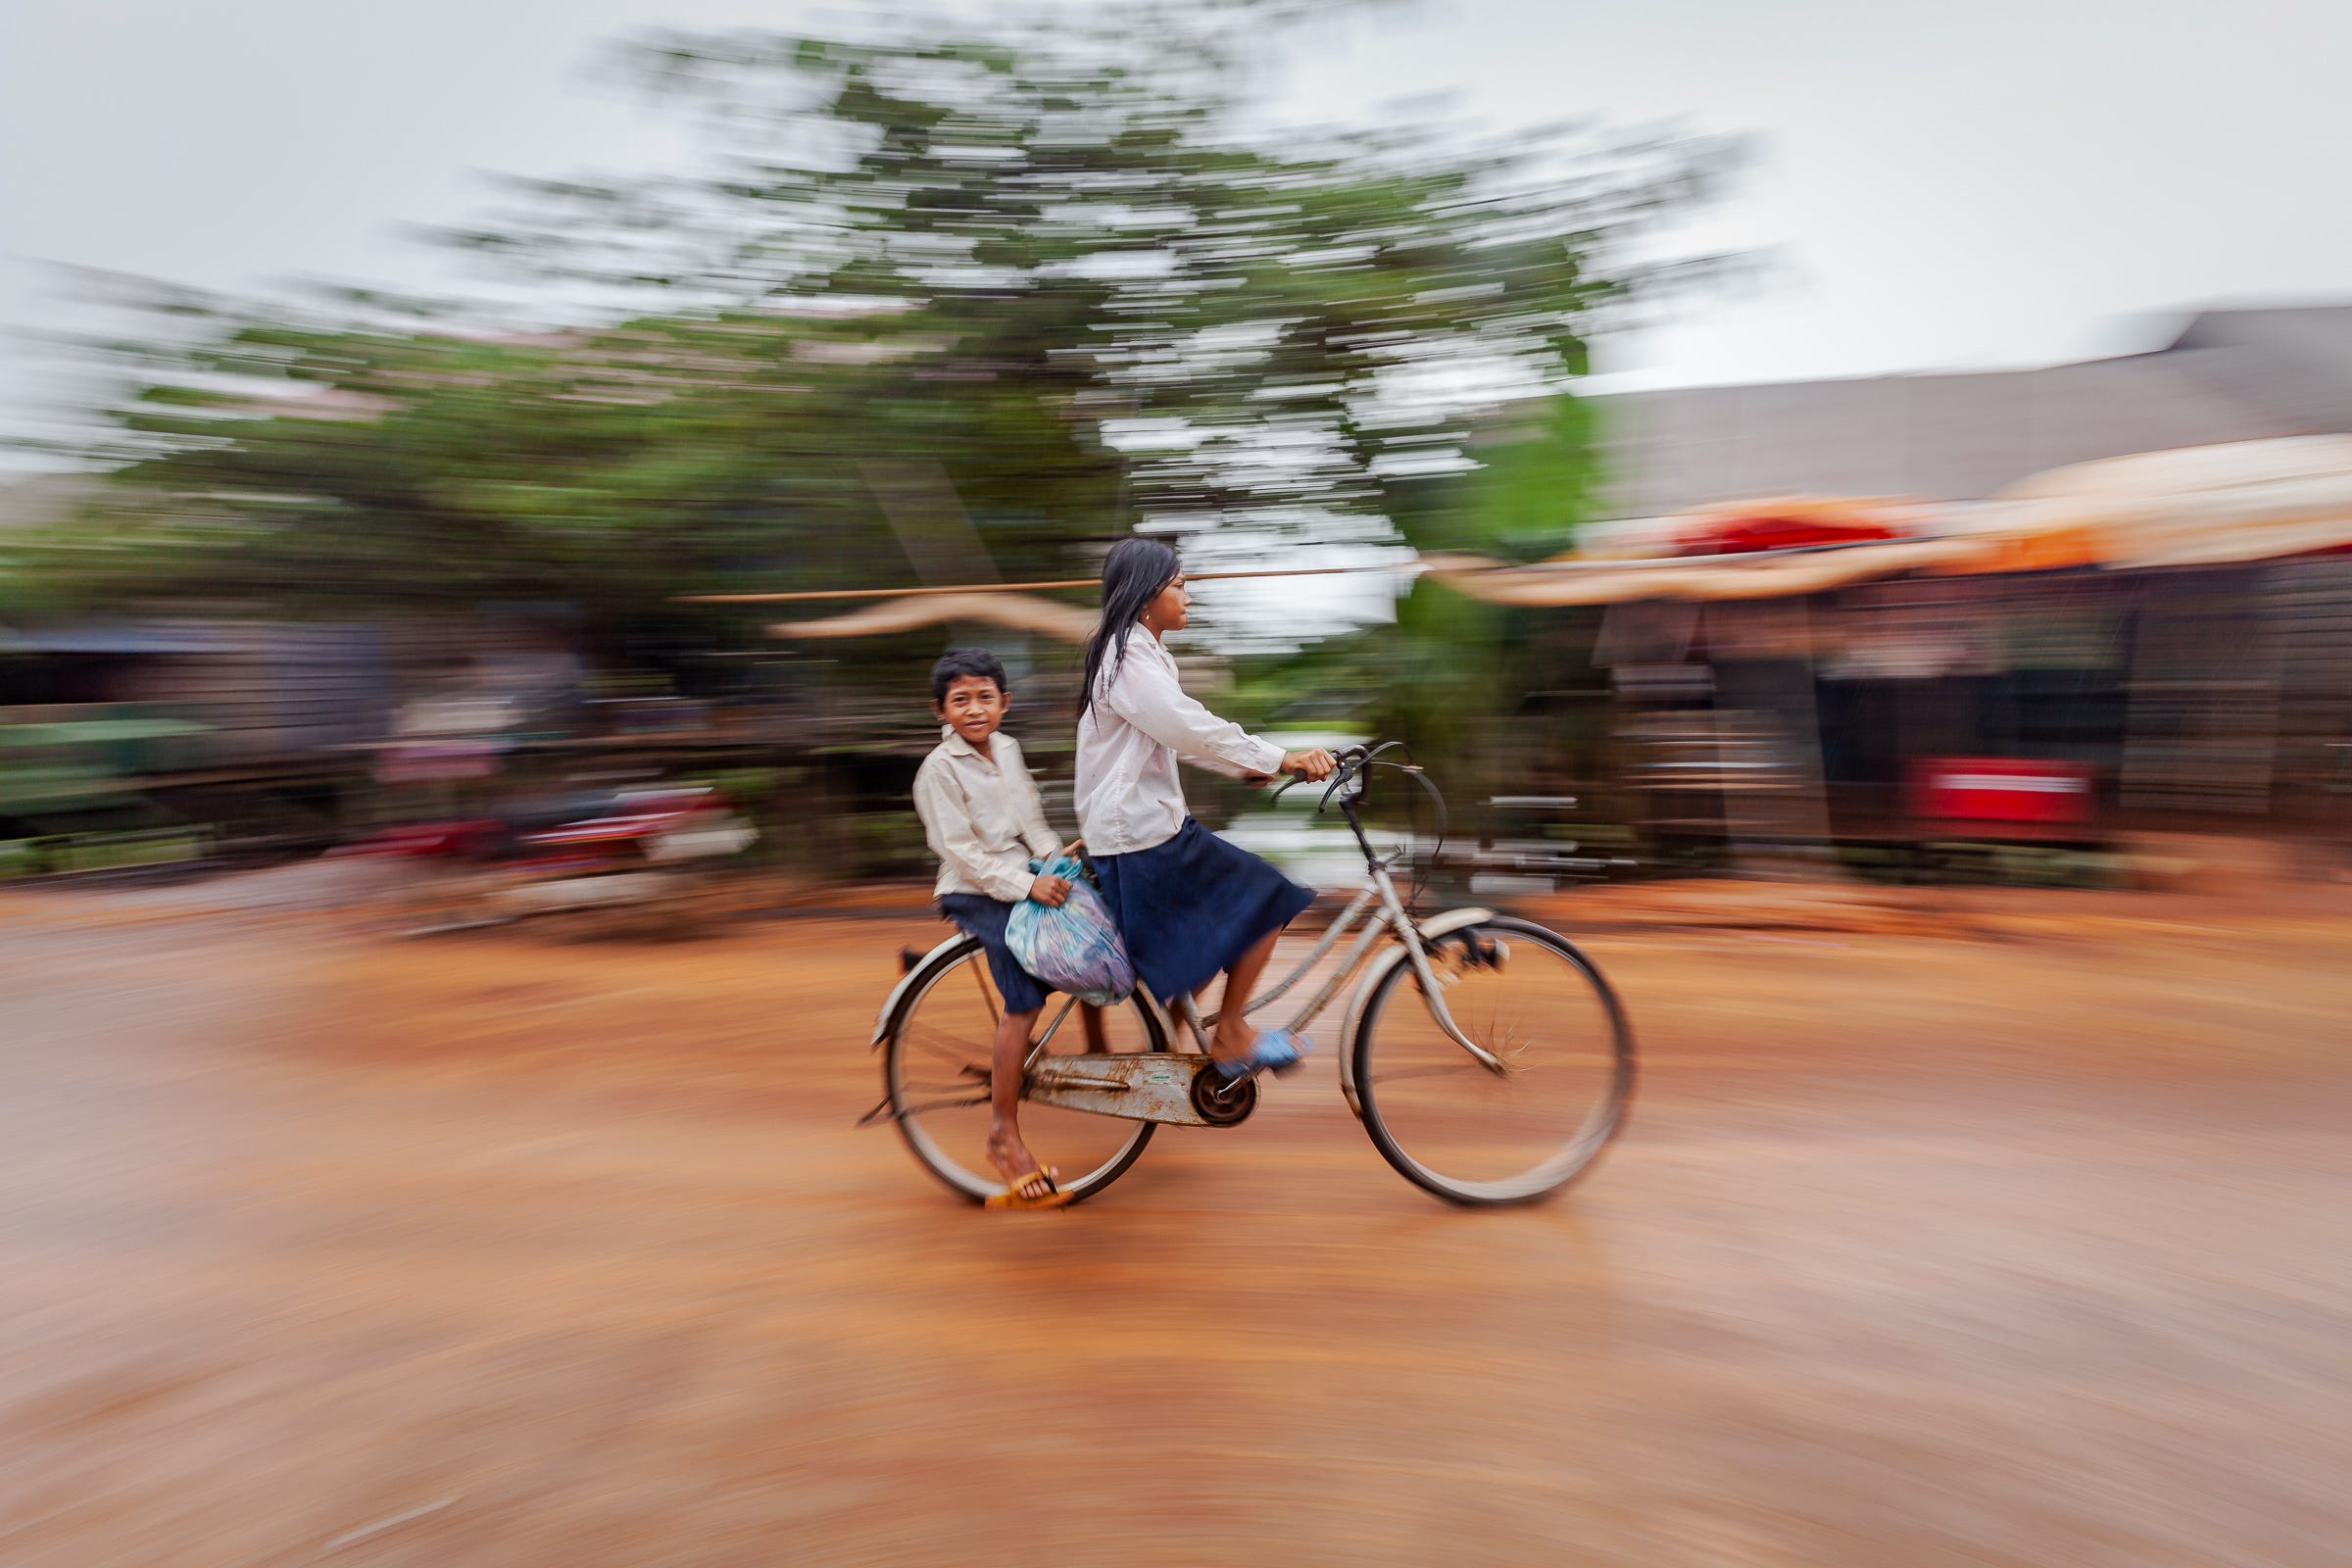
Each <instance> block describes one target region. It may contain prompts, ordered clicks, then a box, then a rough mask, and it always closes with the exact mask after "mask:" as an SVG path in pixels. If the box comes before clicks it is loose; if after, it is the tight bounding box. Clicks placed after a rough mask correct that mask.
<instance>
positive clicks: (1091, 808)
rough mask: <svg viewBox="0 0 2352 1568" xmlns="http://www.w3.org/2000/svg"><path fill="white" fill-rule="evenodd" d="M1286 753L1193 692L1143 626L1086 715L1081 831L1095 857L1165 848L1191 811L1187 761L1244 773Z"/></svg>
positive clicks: (1081, 740)
mask: <svg viewBox="0 0 2352 1568" xmlns="http://www.w3.org/2000/svg"><path fill="white" fill-rule="evenodd" d="M1112 657H1113V658H1116V657H1117V656H1116V655H1115V654H1114V655H1113V656H1112ZM1283 756H1284V753H1283V750H1282V748H1281V747H1279V746H1277V745H1275V744H1274V743H1273V742H1272V741H1269V740H1261V739H1259V738H1258V737H1257V736H1254V735H1252V734H1250V732H1249V731H1248V730H1246V729H1244V728H1242V726H1241V725H1239V724H1236V723H1233V722H1232V721H1230V720H1228V719H1222V718H1219V717H1218V716H1217V715H1216V714H1214V713H1212V712H1210V711H1208V710H1207V709H1205V708H1203V707H1201V704H1200V703H1199V702H1198V701H1196V700H1195V699H1193V698H1192V697H1189V696H1187V695H1186V694H1185V690H1184V687H1183V686H1182V685H1180V684H1179V683H1178V682H1177V678H1176V660H1175V657H1174V656H1173V655H1171V654H1170V653H1169V652H1168V651H1167V649H1166V648H1164V647H1162V646H1161V645H1160V641H1159V639H1158V638H1156V637H1154V636H1152V633H1151V632H1149V631H1147V630H1145V629H1144V628H1143V627H1141V626H1138V627H1136V628H1135V631H1134V633H1133V634H1132V635H1131V636H1130V637H1129V638H1128V639H1127V657H1126V659H1125V661H1124V662H1121V663H1120V664H1119V666H1118V668H1117V670H1116V672H1114V673H1113V674H1112V675H1111V676H1110V677H1109V678H1108V679H1106V680H1104V681H1103V682H1102V686H1101V690H1100V692H1099V694H1098V695H1097V696H1096V698H1095V701H1094V705H1093V706H1092V707H1090V708H1089V709H1088V710H1087V711H1086V714H1085V716H1084V717H1082V718H1080V719H1079V720H1078V794H1077V808H1078V833H1079V836H1080V837H1082V838H1084V839H1085V840H1086V847H1087V850H1088V851H1089V852H1090V853H1092V854H1095V855H1127V854H1131V853H1132V852H1134V851H1136V850H1148V849H1151V848H1152V846H1153V845H1155V844H1165V843H1166V842H1167V841H1168V840H1170V839H1172V838H1174V837H1175V836H1176V834H1177V832H1178V831H1179V830H1180V829H1181V828H1183V826H1184V819H1185V815H1186V811H1185V806H1184V784H1183V782H1182V781H1181V780H1180V779H1179V778H1178V777H1177V776H1176V762H1177V760H1178V759H1179V758H1181V759H1182V760H1185V761H1188V762H1192V763H1194V764H1196V765H1198V766H1201V767H1206V768H1210V769H1213V770H1214V771H1216V772H1219V773H1226V774H1230V775H1232V776H1234V777H1236V778H1239V777H1242V776H1244V775H1246V774H1253V773H1264V774H1271V773H1273V772H1274V771H1275V770H1276V769H1278V768H1279V767H1281V766H1282V759H1283Z"/></svg>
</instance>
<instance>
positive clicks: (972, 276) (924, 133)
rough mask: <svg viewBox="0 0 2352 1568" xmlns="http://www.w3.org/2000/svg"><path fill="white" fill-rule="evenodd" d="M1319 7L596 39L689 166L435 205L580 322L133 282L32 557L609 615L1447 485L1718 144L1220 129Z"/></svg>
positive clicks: (1232, 0) (1645, 249) (1419, 510)
mask: <svg viewBox="0 0 2352 1568" xmlns="http://www.w3.org/2000/svg"><path fill="white" fill-rule="evenodd" d="M1318 9H1319V8H1318V7H1316V6H1314V5H1312V4H1305V3H1289V4H1284V3H1268V0H1258V3H1254V4H1251V3H1243V0H1229V3H1216V4H1208V5H1203V6H1197V7H1192V8H1183V9H1179V8H1169V7H1159V6H1150V5H1142V6H1139V5H1125V4H1119V5H1102V6H1096V7H1091V8H1066V7H1055V8H1050V9H1049V10H1047V11H1043V12H1039V13H1036V14H1033V15H1028V16H1026V17H1021V16H1015V17H1010V18H1005V17H1000V18H999V19H998V20H997V21H996V22H994V23H992V24H990V25H985V26H980V27H977V28H973V29H970V30H962V29H963V28H964V25H957V28H956V29H950V30H942V29H940V28H937V27H928V26H925V25H918V24H915V23H911V22H907V21H904V20H902V21H900V22H898V23H896V24H891V25H881V26H879V27H877V28H876V29H875V30H874V31H872V32H871V33H870V34H869V35H867V36H865V37H862V38H858V39H831V40H818V39H797V38H787V37H779V36H775V35H765V34H727V35H716V36H711V35H685V34H677V35H664V36H661V37H657V38H652V39H647V40H642V41H640V42H638V43H635V44H633V45H630V46H628V47H627V48H626V49H624V50H623V51H622V54H621V58H622V60H623V62H624V63H625V65H626V66H627V68H628V69H629V71H630V72H632V73H634V74H635V76H636V77H637V78H638V79H639V80H641V81H643V82H644V83H645V84H647V85H648V86H649V87H651V88H653V89H654V90H656V91H657V92H659V93H661V94H662V95H663V97H664V99H665V100H666V101H667V102H670V103H672V104H674V105H676V106H677V107H678V108H679V109H680V110H681V112H684V113H689V114H692V115H694V116H695V117H697V119H698V120H699V121H700V122H701V123H703V124H704V125H705V126H706V127H707V129H708V131H709V135H710V142H709V146H710V157H709V160H708V162H707V164H706V165H705V167H704V168H703V170H702V171H701V172H697V173H694V174H690V175H682V176H656V177H646V178H634V179H622V178H581V179H573V180H564V181H522V182H516V183H515V186H514V188H513V200H512V202H511V203H510V204H509V206H508V208H507V210H505V211H502V212H500V213H497V214H495V215H493V216H492V217H491V218H490V219H488V220H486V221H483V222H482V223H480V224H478V225H476V226H475V227H473V228H472V229H470V230H468V231H467V232H465V233H462V234H456V235H451V236H447V238H448V239H449V240H450V242H451V243H454V244H457V245H459V246H462V247H464V248H466V249H467V250H469V251H471V252H473V253H475V254H476V255H478V256H481V257H484V258H488V259H490V260H492V261H494V262H495V263H496V264H497V265H498V266H499V268H501V269H502V270H504V271H506V272H507V273H508V274H510V275H521V276H526V277H532V278H537V279H542V280H544V281H545V283H546V285H547V287H548V290H549V293H548V296H547V297H548V298H549V299H550V300H551V301H552V300H556V299H561V300H564V301H565V302H567V304H568V305H569V306H571V307H572V308H574V310H575V314H576V311H577V310H579V309H581V308H583V307H582V302H589V303H590V304H591V305H593V307H594V312H595V313H601V314H599V315H598V319H601V320H603V321H606V322H610V323H613V324H608V325H597V326H588V327H573V328H570V329H566V330H562V331H549V330H546V329H544V328H539V327H534V326H531V325H529V324H527V323H522V322H518V321H515V320H514V319H511V313H501V312H492V311H488V310H485V309H483V308H480V307H475V308H472V309H470V310H466V311H445V310H441V309H439V308H432V307H425V306H419V305H414V304H411V303H408V302H399V301H387V300H383V299H379V298H375V297H372V296H362V295H353V296H347V297H345V298H343V299H342V300H341V301H340V302H338V303H337V305H336V306H335V307H334V308H332V309H325V308H322V309H318V310H314V311H311V312H309V313H295V312H291V311H286V310H255V311H246V312H234V311H228V310H225V309H222V308H220V307H217V306H216V307H203V306H196V307H191V306H190V305H189V304H187V303H186V302H184V301H175V302H173V304H172V310H173V311H174V312H175V313H176V314H178V315H180V316H182V317H185V316H187V315H189V314H190V313H191V312H193V313H194V314H196V315H197V316H198V317H199V320H198V325H197V329H196V330H195V332H194V333H193V334H192V335H190V334H185V333H182V334H180V335H179V336H178V337H177V338H176V340H174V341H173V342H172V343H169V344H163V346H159V343H162V340H161V338H160V337H159V339H158V340H155V341H149V342H143V343H137V344H131V345H127V346H118V347H117V348H116V349H114V350H113V351H112V353H113V355H114V358H115V360H116V363H117V368H119V369H122V370H123V371H125V372H127V373H128V374H129V375H130V376H131V377H132V378H133V379H135V380H137V381H139V382H141V383H142V385H141V389H140V390H139V391H138V393H137V394H136V396H135V397H133V398H132V399H130V400H129V401H127V402H126V403H125V404H124V405H123V407H122V409H121V410H120V411H119V419H118V422H117V429H116V435H115V437H114V438H113V439H111V440H109V441H106V442H102V443H99V444H97V445H96V446H94V447H93V448H92V449H91V451H89V452H88V453H85V454H84V456H89V457H95V458H97V459H98V460H99V461H101V462H103V463H105V464H107V465H109V466H112V467H113V469H114V478H115V481H116V482H115V484H114V485H113V486H112V487H111V488H112V492H113V494H114V496H115V498H116V505H115V506H114V508H113V512H114V517H115V526H114V527H113V528H111V529H107V530H100V531H97V532H87V531H85V532H83V533H80V534H78V535H76V536H75V545H74V548H73V549H72V550H71V551H69V552H67V553H66V554H64V555H62V556H59V557H55V558H53V560H52V562H51V564H52V565H53V566H55V567H58V568H61V569H64V570H66V571H67V572H68V573H69V574H70V575H71V576H73V579H74V580H75V581H76V582H78V583H79V584H80V585H81V586H82V587H83V589H84V590H85V592H89V593H96V594H104V595H107V596H110V597H123V596H128V595H133V594H150V595H152V594H156V593H177V594H183V595H184V594H201V595H205V596H208V597H212V598H216V599H217V598H219V597H221V595H222V594H223V593H233V594H237V595H242V596H246V597H250V598H253V599H258V600H264V601H269V602H282V601H287V600H304V599H318V598H338V597H349V596H354V595H358V596H364V597H365V598H367V599H368V600H369V601H371V602H375V603H387V602H389V603H395V604H398V603H418V604H423V603H446V602H448V601H450V600H451V599H453V598H455V599H483V598H502V599H511V598H554V599H563V600H565V601H568V602H572V603H577V604H580V605H582V606H585V607H587V608H588V609H589V610H590V611H591V612H592V613H593V614H594V615H595V616H596V617H597V619H598V621H599V623H600V624H605V625H609V626H614V627H620V626H625V625H627V624H628V623H630V622H631V621H632V620H639V619H643V618H645V617H649V616H658V615H661V614H662V613H665V612H663V610H662V605H663V602H664V601H665V600H666V599H667V598H668V597H669V596H671V595H674V594H677V593H680V592H683V591H687V590H694V589H726V588H743V587H748V586H757V587H763V588H795V587H824V586H852V585H855V586H867V585H887V584H889V583H892V582H906V581H912V580H914V579H915V578H916V576H917V575H919V574H921V573H922V571H923V569H924V568H923V561H924V558H925V556H926V553H928V554H929V555H930V556H931V557H932V559H933V561H934V563H935V564H941V566H940V569H947V570H951V571H952V570H954V569H958V568H959V564H973V565H979V566H982V567H985V568H993V569H995V570H997V571H999V572H1001V573H1002V574H1003V575H1005V576H1007V577H1025V576H1030V575H1078V574H1082V573H1083V572H1084V571H1085V570H1087V569H1088V563H1089V560H1090V552H1091V550H1092V549H1094V548H1095V547H1098V546H1099V545H1100V544H1101V543H1102V542H1103V541H1104V540H1106V539H1108V538H1110V537H1113V536H1115V535H1117V534H1118V533H1122V532H1124V531H1126V529H1127V528H1129V527H1131V526H1142V527H1147V528H1154V529H1161V530H1166V531H1168V532H1170V533H1173V534H1177V535H1182V536H1188V537H1196V538H1198V537H1201V536H1204V535H1210V534H1214V535H1215V536H1216V537H1217V538H1219V539H1220V540H1223V541H1228V542H1231V541H1240V542H1242V544H1243V545H1244V547H1245V553H1246V554H1252V555H1256V554H1263V555H1266V556H1267V557H1268V559H1272V556H1271V551H1272V548H1273V547H1274V546H1276V545H1278V544H1280V543H1282V542H1284V541H1297V542H1309V543H1311V542H1315V541H1321V540H1332V539H1342V540H1350V541H1362V540H1367V539H1372V540H1378V539H1384V538H1390V539H1393V538H1395V537H1397V534H1396V531H1395V530H1396V529H1397V527H1402V528H1403V531H1404V535H1405V537H1407V538H1408V539H1410V538H1414V537H1416V536H1417V535H1427V536H1428V537H1432V538H1435V537H1438V536H1439V535H1442V534H1444V533H1446V531H1447V530H1448V529H1449V528H1452V527H1454V521H1453V520H1450V519H1452V518H1453V516H1454V514H1455V513H1456V512H1458V511H1459V510H1460V509H1461V508H1463V507H1470V509H1471V511H1472V512H1476V511H1477V508H1476V507H1475V506H1473V505H1472V501H1473V499H1474V496H1475V493H1476V490H1477V486H1476V485H1474V484H1471V483H1466V482H1455V481H1456V480H1458V479H1459V477H1460V476H1461V475H1463V474H1467V473H1472V472H1474V471H1475V467H1476V466H1475V463H1474V462H1472V461H1471V460H1470V459H1469V458H1467V457H1466V456H1465V448H1466V443H1467V441H1468V439H1469V437H1470V436H1471V435H1472V433H1473V432H1474V431H1475V430H1476V429H1477V428H1478V427H1479V425H1480V423H1481V421H1482V420H1485V419H1487V418H1489V417H1491V411H1492V409H1493V408H1494V406H1495V405H1496V404H1497V403H1499V402H1503V401H1507V400H1509V399H1511V398H1514V397H1518V398H1524V397H1529V396H1550V395H1553V394H1555V393H1557V392H1558V391H1559V390H1560V389H1561V388H1563V387H1564V386H1565V385H1566V384H1567V383H1568V382H1569V380H1570V379H1571V378H1572V377H1573V376H1574V375H1575V374H1576V373H1577V372H1578V371H1580V370H1581V368H1583V364H1584V341H1585V336H1586V334H1587V333H1588V332H1589V331H1590V330H1591V329H1592V328H1593V326H1594V324H1595V323H1597V322H1600V321H1604V320H1606V319H1609V318H1610V315H1611V313H1621V312H1624V311H1626V310H1629V309H1632V308H1636V307H1637V306H1638V305H1639V304H1640V303H1641V302H1642V301H1645V300H1651V299H1655V298H1657V297H1659V296H1660V295H1661V294H1662V293H1663V292H1665V291H1668V290H1670V289H1671V288H1672V287H1674V286H1676V285H1678V284H1680V283H1683V282H1686V281H1689V280H1691V279H1693V278H1699V277H1704V276H1706V275H1709V274H1710V273H1711V271H1712V270H1714V269H1715V268H1716V267H1717V266H1718V265H1719V263H1718V262H1717V261H1716V260H1715V259H1711V258H1687V259H1684V260H1681V261H1677V262H1674V263H1671V264H1659V263H1656V262H1654V261H1645V260H1643V259H1642V258H1645V257H1654V256H1655V255H1657V254H1659V252H1660V248H1661V247H1660V244H1659V233H1660V230H1661V228H1662V227H1663V226H1665V225H1668V224H1671V223H1673V222H1675V221H1679V220H1680V219H1681V218H1682V217H1683V216H1684V215H1685V214H1686V213H1687V212H1688V210H1689V209H1690V208H1691V206H1692V205H1693V204H1694V203H1698V202H1702V201H1704V200H1705V199H1707V198H1708V196H1709V195H1710V194H1711V193H1712V192H1713V191H1714V189H1715V188H1716V186H1717V184H1718V182H1719V181H1720V180H1721V178H1722V177H1723V176H1724V175H1725V173H1726V172H1728V171H1729V169H1730V168H1731V166H1732V164H1733V162H1734V158H1735V151H1736V150H1735V149H1734V148H1732V147H1731V146H1729V145H1727V144H1725V143H1722V142H1693V141H1689V140H1677V139H1673V138H1666V137H1656V136H1625V135H1618V134H1613V133H1610V132H1607V131H1605V130H1601V129H1598V128H1595V127H1593V126H1589V125H1587V126H1572V127H1567V128H1564V129H1561V130H1557V131H1553V132H1546V133H1542V134H1533V135H1526V136H1514V137H1505V138H1499V139H1492V138H1490V139H1483V140H1482V139H1478V138H1472V137H1466V136H1462V135H1458V134H1454V133H1451V132H1448V131H1446V130H1445V129H1443V128H1440V127H1429V126H1409V127H1397V128H1388V129H1383V130H1379V131H1373V132H1364V131H1349V132H1330V133H1315V134H1306V133H1299V134H1290V135H1275V134H1271V133H1266V132H1260V131H1253V130H1251V129H1250V128H1249V127H1250V118H1249V116H1247V115H1246V114H1245V113H1243V112H1242V111H1243V109H1244V108H1245V94H1244V87H1245V86H1246V84H1247V80H1248V75H1249V73H1247V72H1246V71H1243V70H1242V69H1241V68H1240V66H1239V64H1238V62H1239V60H1240V59H1241V58H1242V57H1243V56H1244V54H1245V53H1247V52H1249V51H1252V50H1260V49H1263V48H1264V46H1265V41H1266V38H1267V37H1268V35H1269V33H1270V32H1271V31H1274V30H1278V29H1279V26H1280V25H1282V24H1284V23H1287V22H1289V21H1293V20H1296V19H1297V18H1298V17H1299V16H1301V15H1303V14H1306V13H1310V12H1313V11H1316V10H1318ZM208 313H209V314H208ZM1522 488H1524V486H1522ZM894 497H895V498H896V499H895V501H894ZM1261 546H1262V547H1264V548H1262V549H1261V548H1260V547H1261ZM1228 548H1230V546H1228ZM1285 559H1288V558H1285ZM934 574H936V573H934Z"/></svg>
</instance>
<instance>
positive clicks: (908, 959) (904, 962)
mask: <svg viewBox="0 0 2352 1568" xmlns="http://www.w3.org/2000/svg"><path fill="white" fill-rule="evenodd" d="M922 961H923V956H922V955H921V954H919V953H917V952H915V951H914V950H913V949H912V948H901V949H900V950H899V973H901V974H912V973H914V966H915V965H916V964H918V963H920V962H922Z"/></svg>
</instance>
